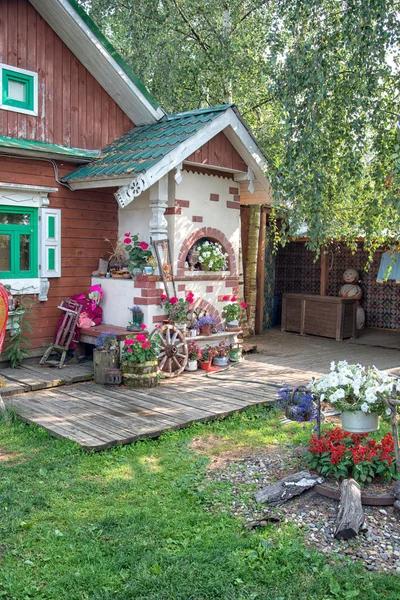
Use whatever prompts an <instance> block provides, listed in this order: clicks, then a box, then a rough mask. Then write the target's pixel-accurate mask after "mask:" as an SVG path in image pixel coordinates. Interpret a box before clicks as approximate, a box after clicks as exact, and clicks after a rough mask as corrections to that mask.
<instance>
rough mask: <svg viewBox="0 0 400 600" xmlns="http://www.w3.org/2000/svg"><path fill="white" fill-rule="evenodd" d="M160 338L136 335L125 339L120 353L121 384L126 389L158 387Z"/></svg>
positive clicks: (155, 335)
mask: <svg viewBox="0 0 400 600" xmlns="http://www.w3.org/2000/svg"><path fill="white" fill-rule="evenodd" d="M160 343H161V340H160V336H159V335H158V334H154V335H151V336H149V335H146V334H144V333H138V334H137V335H136V336H132V337H127V338H126V339H125V341H124V344H123V347H122V351H121V371H122V382H123V384H124V385H126V387H129V388H138V387H145V388H150V387H155V386H156V385H158V355H159V352H160Z"/></svg>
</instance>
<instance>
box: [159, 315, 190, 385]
mask: <svg viewBox="0 0 400 600" xmlns="http://www.w3.org/2000/svg"><path fill="white" fill-rule="evenodd" d="M157 333H158V335H159V336H160V340H161V348H160V354H159V356H158V368H159V369H160V371H161V372H162V373H164V375H165V376H166V377H177V376H178V375H180V374H181V373H182V371H183V369H184V368H185V367H186V365H187V361H188V346H187V343H186V339H185V336H184V335H183V333H182V332H181V331H179V329H176V327H174V326H173V325H164V326H163V327H162V328H161V329H159V330H158V332H157Z"/></svg>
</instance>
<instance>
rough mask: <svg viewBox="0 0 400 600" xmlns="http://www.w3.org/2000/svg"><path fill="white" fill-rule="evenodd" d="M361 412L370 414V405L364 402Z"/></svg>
mask: <svg viewBox="0 0 400 600" xmlns="http://www.w3.org/2000/svg"><path fill="white" fill-rule="evenodd" d="M360 408H361V410H362V411H363V412H365V413H367V412H369V404H367V403H366V402H363V403H362V404H361V406H360Z"/></svg>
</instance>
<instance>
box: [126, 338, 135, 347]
mask: <svg viewBox="0 0 400 600" xmlns="http://www.w3.org/2000/svg"><path fill="white" fill-rule="evenodd" d="M135 341H136V340H135V338H130V339H128V340H125V342H124V343H125V346H130V344H134V343H135Z"/></svg>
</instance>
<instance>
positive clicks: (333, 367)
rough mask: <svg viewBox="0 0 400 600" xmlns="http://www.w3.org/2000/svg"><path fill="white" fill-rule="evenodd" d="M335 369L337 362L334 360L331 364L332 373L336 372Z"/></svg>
mask: <svg viewBox="0 0 400 600" xmlns="http://www.w3.org/2000/svg"><path fill="white" fill-rule="evenodd" d="M335 367H336V364H335V361H334V360H333V361H332V362H331V371H334V370H335Z"/></svg>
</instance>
